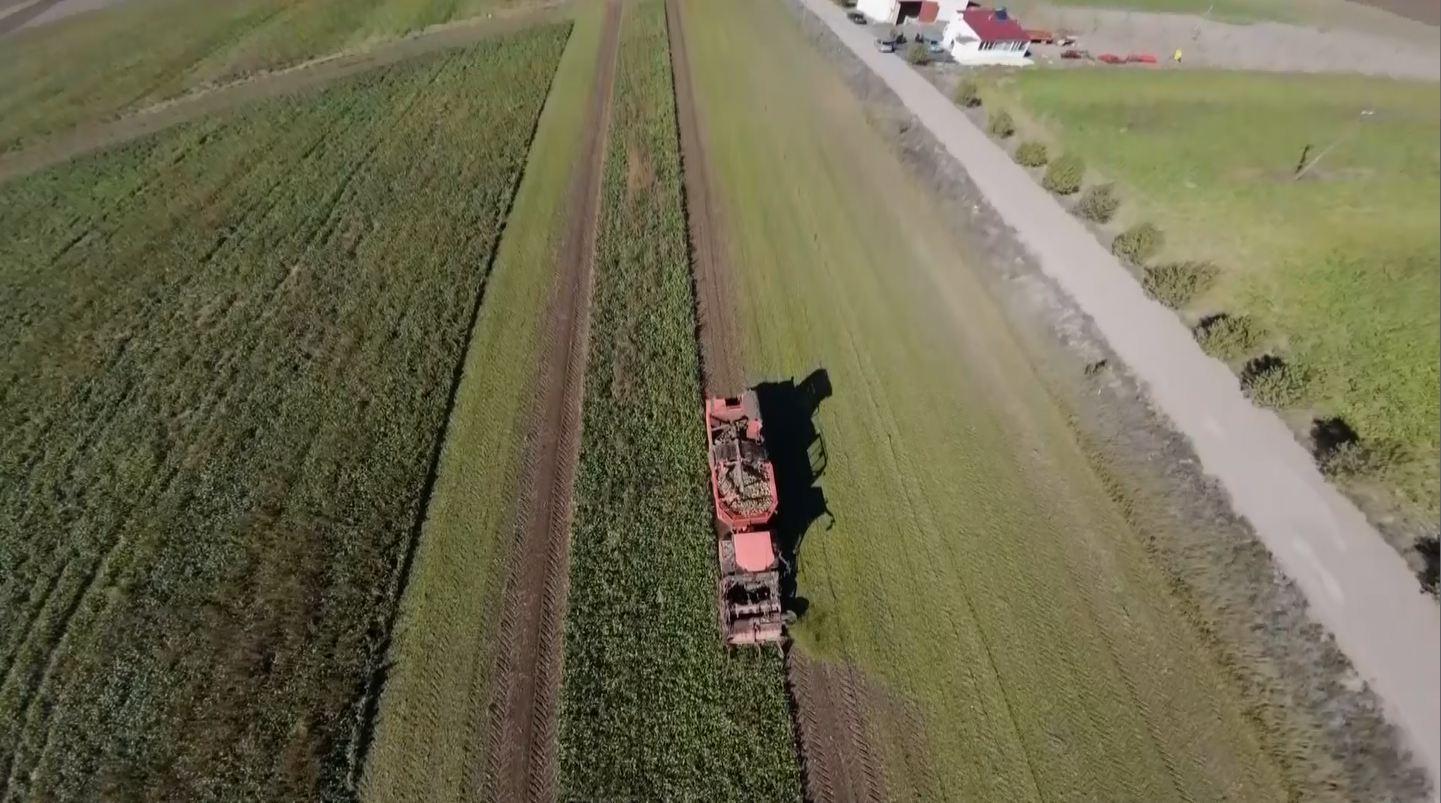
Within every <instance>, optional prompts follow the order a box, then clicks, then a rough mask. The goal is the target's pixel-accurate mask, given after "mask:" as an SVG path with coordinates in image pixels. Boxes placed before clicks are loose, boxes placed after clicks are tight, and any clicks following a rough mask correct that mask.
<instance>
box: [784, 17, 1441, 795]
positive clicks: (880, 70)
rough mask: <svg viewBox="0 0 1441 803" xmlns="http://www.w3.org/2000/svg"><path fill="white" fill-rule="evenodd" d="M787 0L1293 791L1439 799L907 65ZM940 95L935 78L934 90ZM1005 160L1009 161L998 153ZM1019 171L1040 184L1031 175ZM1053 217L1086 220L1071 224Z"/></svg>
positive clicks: (1294, 591)
mask: <svg viewBox="0 0 1441 803" xmlns="http://www.w3.org/2000/svg"><path fill="white" fill-rule="evenodd" d="M793 6H794V7H795V8H796V9H797V11H798V13H799V14H800V15H801V17H802V18H803V19H804V20H805V22H806V25H807V26H809V27H811V28H812V29H813V30H814V31H816V33H814V34H813V35H814V36H816V37H817V41H818V42H819V44H820V45H821V47H822V48H823V49H824V50H825V51H826V52H827V53H828V54H830V55H831V57H832V61H833V64H834V66H835V67H836V68H837V69H838V70H839V71H840V72H841V73H842V74H843V75H844V76H845V78H846V80H847V82H848V83H849V84H850V85H851V87H852V89H853V90H854V91H855V92H856V94H857V95H858V96H859V97H861V98H864V99H865V101H866V105H867V106H868V108H869V111H870V113H872V114H873V115H874V119H873V126H874V127H875V129H876V130H877V131H878V132H882V133H883V135H884V136H885V137H886V138H887V140H888V141H889V142H890V144H891V145H892V147H893V149H894V150H895V152H896V153H897V154H898V155H900V156H902V158H903V159H904V160H905V161H906V162H907V164H908V165H909V166H910V167H911V169H912V170H913V172H914V175H915V176H917V177H918V178H919V180H920V181H921V182H922V183H923V184H926V185H929V186H931V187H932V188H933V190H934V191H935V192H936V193H938V194H939V195H940V196H941V197H942V198H943V199H944V201H945V205H946V206H947V207H948V208H949V212H948V218H949V219H950V220H951V225H952V227H958V228H959V230H960V231H961V232H963V233H967V234H968V236H969V237H970V238H971V239H972V240H973V243H972V247H973V248H979V249H980V250H981V252H982V253H983V254H990V256H988V257H987V260H988V261H990V262H991V265H990V270H988V271H985V272H983V275H984V276H985V277H986V280H987V283H988V284H989V285H990V287H991V288H992V292H993V293H995V294H996V295H997V297H999V298H1002V299H1005V300H1006V304H1007V306H1008V307H1009V308H1010V309H1011V317H1012V320H1014V321H1017V322H1018V324H1017V325H1018V326H1020V327H1021V328H1022V329H1030V330H1031V331H1032V338H1031V340H1032V342H1033V343H1034V342H1036V340H1037V339H1039V340H1040V341H1041V342H1042V343H1043V351H1048V352H1049V354H1048V355H1047V362H1048V363H1049V364H1051V365H1055V366H1056V370H1055V371H1054V373H1053V374H1052V378H1059V379H1060V384H1059V385H1058V387H1059V388H1061V390H1059V391H1058V392H1060V393H1062V394H1063V395H1064V396H1065V397H1066V398H1068V399H1069V400H1070V401H1071V402H1072V403H1073V404H1075V405H1076V407H1075V409H1076V412H1077V413H1078V414H1079V415H1078V417H1073V419H1072V426H1073V427H1074V428H1075V429H1076V430H1077V431H1078V432H1080V433H1082V434H1083V436H1084V440H1086V441H1087V442H1088V443H1089V445H1088V447H1087V448H1088V451H1091V452H1092V454H1096V455H1101V456H1103V457H1104V460H1103V462H1104V464H1105V469H1106V471H1105V472H1104V473H1106V474H1111V473H1112V472H1114V471H1119V472H1120V475H1122V476H1123V477H1124V480H1125V482H1123V483H1121V484H1120V485H1117V484H1116V483H1115V481H1114V479H1108V480H1107V483H1108V485H1109V486H1110V488H1111V491H1110V492H1111V493H1112V494H1115V495H1116V497H1117V500H1118V503H1120V504H1122V505H1123V506H1124V508H1125V509H1127V510H1128V511H1129V514H1128V515H1130V516H1133V517H1136V518H1135V520H1136V521H1137V522H1138V525H1137V526H1138V527H1141V528H1142V531H1147V530H1149V531H1150V535H1149V537H1148V539H1147V540H1148V551H1150V552H1151V554H1152V555H1153V557H1154V559H1155V560H1156V561H1157V562H1158V564H1159V565H1161V566H1162V567H1163V568H1164V570H1165V571H1166V573H1167V574H1168V576H1169V578H1170V583H1171V584H1172V586H1173V588H1174V589H1175V591H1176V593H1177V596H1178V599H1180V600H1181V601H1182V604H1183V606H1184V608H1185V609H1186V610H1187V617H1188V618H1190V619H1191V620H1192V622H1193V623H1194V624H1195V625H1196V627H1197V628H1198V629H1199V630H1200V631H1201V632H1202V633H1204V634H1205V635H1206V637H1207V640H1208V641H1209V642H1210V643H1211V646H1212V649H1213V651H1214V652H1215V654H1216V655H1217V656H1218V659H1219V660H1221V662H1222V663H1223V665H1224V666H1225V667H1226V671H1227V674H1230V675H1232V677H1233V679H1234V681H1235V683H1236V685H1237V687H1238V688H1242V689H1244V690H1245V691H1246V693H1247V695H1248V697H1249V701H1248V709H1249V710H1248V717H1250V718H1252V719H1253V721H1254V722H1255V723H1256V724H1257V726H1258V728H1261V729H1262V732H1263V733H1267V732H1269V733H1268V734H1267V743H1268V746H1269V749H1270V751H1271V752H1272V753H1273V754H1274V755H1281V756H1286V757H1287V760H1286V761H1285V765H1286V767H1287V774H1288V775H1289V776H1290V780H1291V782H1292V784H1293V789H1297V790H1299V791H1297V792H1296V794H1297V795H1299V799H1307V800H1322V799H1338V800H1380V799H1389V800H1407V801H1410V800H1429V799H1431V795H1432V794H1434V792H1428V791H1427V786H1428V783H1427V779H1426V774H1427V773H1425V772H1424V771H1423V770H1422V769H1421V766H1422V764H1423V763H1424V760H1423V759H1422V758H1421V757H1419V756H1418V757H1415V758H1412V757H1410V756H1408V755H1407V753H1408V751H1407V750H1406V749H1405V747H1404V746H1403V744H1402V743H1403V742H1404V740H1403V739H1400V738H1399V736H1398V734H1397V733H1396V730H1395V727H1394V726H1393V725H1392V724H1391V722H1388V721H1387V715H1386V711H1385V706H1384V705H1383V702H1382V701H1381V700H1380V699H1379V698H1378V695H1377V694H1376V690H1375V689H1374V688H1373V687H1369V686H1368V684H1366V683H1365V681H1364V680H1363V679H1362V677H1360V676H1358V675H1357V673H1356V672H1355V671H1354V670H1353V668H1352V666H1351V662H1350V661H1349V660H1348V659H1347V658H1346V656H1345V655H1344V653H1343V652H1342V646H1341V645H1338V644H1337V642H1336V641H1335V640H1334V639H1333V638H1332V636H1331V635H1330V633H1328V632H1327V630H1326V628H1325V626H1323V624H1322V623H1320V622H1319V621H1317V619H1316V617H1315V616H1313V615H1312V614H1311V613H1309V612H1308V606H1309V602H1308V599H1307V596H1308V595H1307V594H1306V593H1304V592H1303V590H1302V589H1301V588H1299V587H1298V586H1297V585H1296V584H1295V583H1293V582H1291V581H1290V580H1288V579H1286V578H1285V575H1284V574H1283V572H1282V569H1281V567H1280V564H1279V563H1278V559H1277V557H1276V556H1275V555H1273V554H1271V553H1269V552H1268V551H1267V550H1266V548H1265V544H1266V543H1267V542H1266V541H1265V540H1263V539H1262V537H1261V536H1259V535H1258V534H1257V533H1256V531H1255V530H1254V529H1253V528H1252V526H1251V525H1250V524H1249V523H1247V522H1246V521H1244V520H1243V519H1241V518H1240V517H1239V516H1238V515H1237V514H1236V512H1235V510H1234V509H1233V503H1232V502H1231V500H1229V499H1228V496H1227V489H1226V487H1225V486H1223V485H1221V484H1220V483H1218V482H1217V481H1216V479H1215V477H1212V476H1207V475H1206V471H1207V469H1206V468H1204V467H1203V466H1202V464H1201V462H1200V461H1199V460H1197V458H1196V454H1195V451H1194V449H1193V447H1192V445H1191V444H1190V443H1188V442H1187V438H1186V436H1185V435H1184V434H1182V433H1181V432H1180V431H1179V430H1177V428H1176V424H1175V422H1174V421H1173V420H1170V419H1168V418H1167V416H1166V413H1165V412H1164V410H1162V409H1161V408H1159V407H1157V406H1156V405H1155V404H1154V402H1153V401H1152V400H1151V398H1150V395H1149V393H1148V392H1147V391H1146V389H1145V382H1144V378H1143V377H1139V376H1136V375H1133V374H1132V373H1131V372H1130V370H1129V369H1127V368H1126V367H1125V365H1124V363H1122V361H1121V359H1120V358H1118V357H1117V355H1116V353H1114V352H1113V351H1112V350H1111V349H1112V346H1111V345H1109V344H1108V339H1107V338H1105V337H1103V335H1102V330H1101V329H1100V328H1098V326H1097V325H1096V323H1095V322H1094V321H1092V320H1091V319H1089V318H1087V317H1086V316H1085V314H1084V312H1083V308H1082V307H1080V306H1079V304H1078V303H1077V302H1076V300H1075V299H1074V298H1072V297H1071V296H1070V295H1069V294H1068V291H1067V290H1066V289H1065V287H1064V285H1063V284H1061V283H1060V282H1058V281H1057V279H1056V278H1055V277H1054V276H1053V275H1052V274H1053V273H1054V269H1053V268H1045V269H1043V268H1042V266H1041V263H1039V262H1038V261H1037V260H1038V255H1037V254H1036V253H1034V252H1033V251H1031V248H1030V246H1029V245H1028V244H1027V242H1026V241H1023V240H1021V239H1020V238H1018V237H1017V236H1016V235H1015V234H1014V232H1013V231H1012V230H1011V229H1010V227H1009V225H1008V224H1007V222H1006V220H1004V219H1002V218H1001V217H1000V215H999V214H997V211H996V209H995V208H993V207H992V205H991V204H992V201H991V200H989V199H988V198H987V197H986V196H985V195H983V194H982V193H981V192H980V190H979V188H978V187H977V182H976V180H975V178H974V177H973V176H972V175H971V174H970V173H968V172H967V164H966V163H963V162H961V161H960V160H959V159H958V157H957V156H956V154H955V152H954V150H951V149H949V148H950V146H948V145H946V144H943V143H944V139H943V135H944V133H945V132H944V131H937V133H935V134H934V135H933V134H932V131H936V129H935V127H934V125H932V126H929V127H928V126H927V125H925V124H923V120H924V118H923V117H919V116H918V114H920V113H921V112H924V111H925V108H922V109H921V110H920V112H918V111H917V106H916V105H915V104H914V102H912V101H910V100H903V98H904V96H902V95H898V94H896V91H897V90H896V87H897V86H898V85H899V84H900V83H903V82H905V81H909V80H910V79H909V78H905V76H907V75H911V73H910V72H909V70H910V68H909V67H906V66H905V65H902V64H899V63H897V64H895V65H894V67H895V69H894V70H892V69H891V65H887V64H885V63H880V64H873V63H871V62H872V61H873V60H872V59H871V58H870V50H869V48H868V47H867V44H868V43H866V42H865V41H863V40H857V41H849V42H848V41H846V38H847V36H848V35H849V30H850V29H849V27H848V26H847V25H846V24H845V22H844V21H843V19H840V18H837V19H831V18H830V17H831V16H832V15H831V11H830V9H829V7H828V6H826V5H825V4H816V3H810V2H807V1H806V0H795V2H794V3H793ZM912 77H914V76H912ZM932 93H933V90H932V89H931V88H930V87H925V94H932ZM935 100H936V103H937V106H936V107H934V108H939V109H948V108H950V103H949V101H947V100H946V99H945V98H943V97H940V96H936V97H935ZM928 108H929V107H928ZM976 136H979V134H978V133H977V134H976ZM1001 163H1002V164H1008V162H1007V161H1006V160H1005V159H1004V156H1002V158H1001ZM990 166H991V165H989V164H987V163H981V164H980V167H986V168H989V167H990ZM1025 181H1026V182H1027V184H1028V185H1029V184H1030V179H1029V178H1028V177H1027V178H1025ZM1043 197H1044V196H1043ZM1047 200H1048V202H1049V205H1050V207H1051V208H1053V209H1054V211H1055V212H1056V213H1057V214H1059V215H1062V216H1063V213H1061V210H1059V209H1058V208H1055V205H1054V202H1053V201H1049V199H1047ZM1057 225H1058V226H1060V228H1062V229H1064V228H1065V227H1066V226H1072V227H1074V226H1076V223H1075V221H1074V220H1070V219H1066V223H1065V224H1064V225H1061V224H1057ZM1087 237H1088V236H1087ZM1078 247H1080V248H1081V249H1082V250H1084V249H1085V248H1090V247H1094V243H1093V241H1092V242H1090V244H1089V245H1086V244H1084V243H1082V244H1081V245H1079V246H1078ZM1037 330H1039V334H1037ZM1058 352H1059V356H1057V355H1058ZM1058 363H1059V364H1058ZM1287 442H1288V443H1289V439H1288V440H1287ZM1358 543H1362V544H1363V545H1364V544H1365V543H1366V542H1364V541H1362V542H1358ZM1367 549H1368V551H1369V550H1370V546H1367ZM1395 585H1396V587H1397V588H1401V587H1403V584H1402V583H1397V584H1395ZM1409 602H1410V600H1408V603H1409Z"/></svg>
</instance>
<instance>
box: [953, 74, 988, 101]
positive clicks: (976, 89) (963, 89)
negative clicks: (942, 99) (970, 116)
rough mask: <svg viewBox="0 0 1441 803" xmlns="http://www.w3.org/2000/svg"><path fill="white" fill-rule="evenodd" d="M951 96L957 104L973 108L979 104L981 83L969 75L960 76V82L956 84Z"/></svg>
mask: <svg viewBox="0 0 1441 803" xmlns="http://www.w3.org/2000/svg"><path fill="white" fill-rule="evenodd" d="M951 98H952V99H953V100H955V102H956V105H957V106H960V107H962V108H965V109H974V108H976V107H977V106H979V105H981V85H980V84H979V83H978V82H977V81H976V79H974V78H971V77H969V76H967V77H965V78H962V79H961V82H960V83H959V84H956V92H955V94H954V95H952V96H951Z"/></svg>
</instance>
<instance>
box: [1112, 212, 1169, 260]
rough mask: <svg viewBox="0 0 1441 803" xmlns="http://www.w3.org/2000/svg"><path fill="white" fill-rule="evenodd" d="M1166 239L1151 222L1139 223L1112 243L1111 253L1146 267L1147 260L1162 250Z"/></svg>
mask: <svg viewBox="0 0 1441 803" xmlns="http://www.w3.org/2000/svg"><path fill="white" fill-rule="evenodd" d="M1163 240H1164V237H1163V236H1162V234H1161V230H1160V229H1158V228H1156V224H1154V223H1151V222H1149V221H1147V222H1142V223H1137V224H1136V225H1134V226H1132V227H1131V228H1129V229H1126V230H1125V231H1123V232H1121V233H1120V234H1119V235H1118V236H1117V237H1116V239H1115V240H1112V241H1111V253H1113V254H1115V255H1116V256H1118V257H1120V258H1121V259H1124V260H1126V261H1127V262H1129V263H1131V264H1132V265H1144V264H1145V263H1146V260H1148V259H1150V258H1151V257H1153V256H1155V255H1156V252H1157V251H1160V250H1161V243H1162V241H1163Z"/></svg>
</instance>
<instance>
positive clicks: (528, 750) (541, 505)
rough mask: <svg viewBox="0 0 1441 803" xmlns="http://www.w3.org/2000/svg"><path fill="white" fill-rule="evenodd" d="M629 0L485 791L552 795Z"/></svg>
mask: <svg viewBox="0 0 1441 803" xmlns="http://www.w3.org/2000/svg"><path fill="white" fill-rule="evenodd" d="M623 8H624V7H623V6H622V4H621V3H620V0H607V2H606V5H605V21H604V26H603V29H602V33H601V44H600V52H599V54H598V55H597V61H596V67H595V73H594V79H593V80H594V83H593V84H592V86H591V89H590V96H589V98H590V99H589V107H588V110H587V113H586V119H585V121H584V124H583V128H581V131H583V132H584V134H585V140H584V144H583V146H582V148H581V153H580V162H579V163H578V165H577V169H576V172H575V175H574V183H573V184H572V186H571V191H570V197H569V200H568V202H567V210H566V217H567V224H566V229H565V233H564V235H563V236H562V239H561V249H560V254H559V265H558V269H557V284H556V291H555V297H554V298H553V300H552V301H551V307H550V311H549V314H548V321H547V324H546V334H545V337H546V344H545V347H544V356H543V359H542V362H541V363H540V364H539V367H538V371H539V375H538V382H537V385H536V389H535V398H534V405H535V407H534V411H533V413H532V415H533V418H532V424H531V426H532V428H531V432H530V434H529V436H528V437H527V444H526V455H525V464H524V467H523V468H522V481H521V485H520V493H521V501H520V503H519V506H518V510H519V511H520V519H519V521H518V522H517V534H516V543H515V544H514V545H513V546H512V548H511V552H510V560H509V566H508V568H507V574H508V577H507V579H506V584H505V590H504V592H503V598H502V602H501V605H502V612H501V622H500V632H499V636H498V638H497V649H496V658H495V661H496V663H495V670H494V677H495V683H494V686H493V687H492V692H491V705H490V710H491V712H492V717H493V722H492V725H491V738H492V739H493V740H494V741H493V742H492V745H491V755H490V759H489V761H490V770H489V773H488V777H487V786H486V797H487V798H488V799H493V800H499V801H532V802H533V803H545V801H549V800H553V799H554V798H555V794H556V791H555V790H556V750H557V742H556V732H557V731H556V714H557V698H558V696H559V690H560V682H561V677H560V665H561V657H562V649H563V648H562V638H563V636H564V631H563V629H562V628H563V625H564V621H565V610H566V571H567V566H568V557H569V535H570V528H571V515H572V512H573V508H572V498H573V495H574V488H575V467H576V459H577V453H578V450H579V446H580V438H581V432H580V428H581V417H580V414H581V405H582V398H583V394H584V391H585V371H586V358H587V354H588V350H589V329H590V300H591V293H592V284H593V281H594V279H593V275H594V263H595V249H596V245H595V243H596V226H597V221H598V216H599V208H600V204H601V182H602V178H603V176H604V175H605V173H604V166H605V163H606V146H607V145H608V143H609V141H610V140H609V132H610V121H611V118H612V111H611V98H612V94H613V88H614V86H615V75H616V63H617V60H618V58H619V47H620V28H621V20H622V16H623V15H622V11H623Z"/></svg>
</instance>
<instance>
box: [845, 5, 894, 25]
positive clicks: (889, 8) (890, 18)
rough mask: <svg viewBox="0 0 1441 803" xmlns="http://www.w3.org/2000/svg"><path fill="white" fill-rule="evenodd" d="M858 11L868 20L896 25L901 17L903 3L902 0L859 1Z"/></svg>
mask: <svg viewBox="0 0 1441 803" xmlns="http://www.w3.org/2000/svg"><path fill="white" fill-rule="evenodd" d="M856 10H857V11H859V12H861V13H862V14H865V15H866V17H867V18H868V19H872V20H875V21H876V22H888V23H890V24H892V25H894V24H895V22H896V20H897V19H899V18H900V16H901V3H900V0H859V2H857V3H856Z"/></svg>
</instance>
